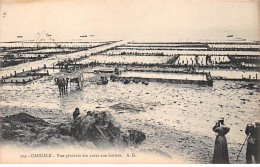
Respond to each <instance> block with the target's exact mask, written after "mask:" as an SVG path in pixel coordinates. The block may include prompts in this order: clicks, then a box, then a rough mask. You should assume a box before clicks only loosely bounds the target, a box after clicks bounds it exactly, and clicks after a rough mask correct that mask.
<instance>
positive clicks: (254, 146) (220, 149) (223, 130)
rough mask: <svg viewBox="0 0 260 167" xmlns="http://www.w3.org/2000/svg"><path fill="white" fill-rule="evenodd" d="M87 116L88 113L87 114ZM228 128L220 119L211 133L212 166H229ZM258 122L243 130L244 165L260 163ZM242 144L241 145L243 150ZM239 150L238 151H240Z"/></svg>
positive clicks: (77, 114) (76, 114)
mask: <svg viewBox="0 0 260 167" xmlns="http://www.w3.org/2000/svg"><path fill="white" fill-rule="evenodd" d="M87 114H89V112H88V113H87ZM72 115H73V118H74V120H75V119H76V118H77V117H78V116H79V115H80V111H79V108H75V111H74V112H73V114H72ZM229 130H230V128H229V127H227V126H226V125H225V124H224V118H223V117H221V118H220V119H219V120H218V122H217V123H216V125H215V126H214V127H213V131H214V132H216V133H217V134H218V135H217V137H216V140H215V146H214V155H213V161H212V163H213V164H229V155H228V146H227V139H226V137H225V135H226V134H227V133H228V132H229ZM259 131H260V121H255V125H252V124H248V125H247V127H246V130H245V133H246V135H247V137H246V141H247V149H246V163H247V164H251V163H252V162H253V161H252V157H254V159H255V163H257V164H258V163H260V153H259V152H260V145H259V136H260V133H259ZM243 146H244V144H243V145H242V148H243ZM242 148H241V150H242ZM241 150H240V151H241Z"/></svg>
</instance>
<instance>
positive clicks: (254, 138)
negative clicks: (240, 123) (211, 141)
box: [212, 117, 260, 164]
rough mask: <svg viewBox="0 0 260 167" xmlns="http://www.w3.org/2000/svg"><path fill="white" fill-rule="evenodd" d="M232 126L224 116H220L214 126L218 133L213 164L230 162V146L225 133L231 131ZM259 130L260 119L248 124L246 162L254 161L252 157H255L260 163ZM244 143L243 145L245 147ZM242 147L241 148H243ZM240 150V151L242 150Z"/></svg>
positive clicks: (246, 131)
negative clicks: (226, 121)
mask: <svg viewBox="0 0 260 167" xmlns="http://www.w3.org/2000/svg"><path fill="white" fill-rule="evenodd" d="M229 130H230V128H229V127H227V126H226V125H225V124H224V118H223V117H222V118H220V119H219V120H218V122H217V123H216V125H215V126H214V127H213V131H214V132H216V133H217V134H218V135H217V137H216V140H215V146H214V155H213V161H212V163H213V164H229V156H228V146H227V139H226V137H225V135H226V134H227V133H228V132H229ZM259 130H260V121H255V125H252V124H248V125H247V127H246V130H245V133H246V135H247V137H246V141H247V149H246V163H247V164H251V163H252V157H254V159H255V163H257V164H258V163H260V154H259V152H260V151H259V150H260V145H259V135H260V133H259ZM243 146H244V144H243V145H242V148H243ZM242 148H241V150H242ZM241 150H240V151H241Z"/></svg>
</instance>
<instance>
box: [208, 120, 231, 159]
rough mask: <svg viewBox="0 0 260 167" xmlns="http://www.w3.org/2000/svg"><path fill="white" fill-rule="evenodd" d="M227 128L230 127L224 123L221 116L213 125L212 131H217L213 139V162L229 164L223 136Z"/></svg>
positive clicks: (225, 140) (227, 130) (225, 141)
mask: <svg viewBox="0 0 260 167" xmlns="http://www.w3.org/2000/svg"><path fill="white" fill-rule="evenodd" d="M229 130H230V128H229V127H227V126H226V125H225V124H224V118H223V117H221V118H220V119H219V120H218V122H217V123H216V125H215V126H214V127H213V131H214V132H216V133H218V135H217V137H216V140H215V147H214V155H213V161H212V163H213V164H229V156H228V147H227V139H226V137H225V135H226V134H227V133H228V132H229Z"/></svg>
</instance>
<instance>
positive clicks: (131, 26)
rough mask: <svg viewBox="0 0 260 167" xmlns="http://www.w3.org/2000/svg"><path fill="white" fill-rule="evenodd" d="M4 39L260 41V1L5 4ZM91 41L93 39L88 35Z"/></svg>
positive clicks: (22, 0)
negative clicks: (228, 38) (49, 37)
mask: <svg viewBox="0 0 260 167" xmlns="http://www.w3.org/2000/svg"><path fill="white" fill-rule="evenodd" d="M0 5H1V6H0V12H1V17H0V41H12V40H17V38H16V37H17V36H18V35H21V36H23V39H37V38H42V37H39V35H37V33H39V34H46V33H48V34H52V38H55V39H60V40H72V39H78V38H79V36H80V35H90V34H94V35H95V38H98V39H105V40H107V39H109V40H114V39H126V40H139V39H140V40H141V39H146V40H157V41H177V40H182V41H192V40H225V39H227V35H231V34H232V35H234V38H235V37H237V38H246V39H248V40H259V39H260V34H259V32H260V28H259V27H260V24H259V17H260V12H259V11H260V0H211V1H209V0H190V1H188V0H149V1H148V0H85V1H83V0H71V1H70V0H50V1H47V0H38V1H36V0H11V1H9V0H2V1H0ZM87 39H90V38H89V37H88V38H87Z"/></svg>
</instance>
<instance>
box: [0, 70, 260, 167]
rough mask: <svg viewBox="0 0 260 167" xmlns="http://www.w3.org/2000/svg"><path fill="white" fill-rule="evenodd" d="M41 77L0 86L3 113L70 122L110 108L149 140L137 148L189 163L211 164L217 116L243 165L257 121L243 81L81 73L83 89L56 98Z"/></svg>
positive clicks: (254, 98)
mask: <svg viewBox="0 0 260 167" xmlns="http://www.w3.org/2000/svg"><path fill="white" fill-rule="evenodd" d="M50 74H51V76H48V77H43V78H41V79H38V80H35V81H33V82H31V83H28V84H26V85H14V84H5V85H1V115H2V116H6V115H11V114H15V113H19V112H21V111H23V112H26V113H29V114H31V115H33V116H37V117H40V118H43V119H44V120H45V121H47V122H50V123H54V124H55V123H56V124H59V123H61V122H66V121H69V120H71V118H72V112H73V111H74V108H75V107H79V108H80V110H81V113H82V114H84V113H86V112H87V111H102V110H109V111H111V114H112V115H113V116H114V117H115V119H116V120H117V121H118V122H119V123H120V124H121V125H122V126H123V127H127V128H134V129H137V130H142V131H143V132H144V133H145V134H146V136H147V138H146V140H145V141H144V142H143V143H142V144H141V145H140V146H139V149H140V150H142V149H143V150H149V149H150V150H156V151H158V152H163V153H165V154H167V155H169V156H172V157H176V156H177V157H178V156H179V157H185V159H186V160H187V161H190V162H196V163H210V162H211V159H212V156H213V155H212V154H213V147H214V140H215V134H214V132H213V131H212V127H213V126H214V125H215V121H216V119H218V117H219V116H224V117H225V118H226V124H227V126H229V127H230V128H231V130H230V132H229V133H228V134H227V135H226V137H227V141H228V147H229V156H230V162H231V163H244V162H245V148H244V149H243V151H242V153H241V155H240V159H239V161H236V156H237V154H238V152H239V149H240V147H241V146H242V143H243V141H244V139H245V137H246V135H245V133H244V129H245V127H246V124H248V123H250V122H252V121H253V120H254V119H256V118H257V117H259V104H260V103H259V102H260V99H259V92H258V91H257V90H256V89H248V88H246V87H244V86H245V85H247V84H248V83H246V82H232V81H215V82H214V86H213V87H207V86H206V87H200V86H198V85H184V84H183V85H181V84H180V85H178V84H168V83H152V82H151V83H149V85H143V84H141V83H139V84H135V83H131V84H127V85H125V84H123V83H120V82H109V83H108V84H107V85H97V84H96V83H93V82H89V80H88V78H92V77H94V74H89V73H84V78H85V80H86V81H85V82H84V84H83V85H84V87H83V90H78V89H77V88H76V86H74V85H70V86H69V91H68V93H67V94H66V95H64V96H62V97H59V92H58V89H57V86H56V85H55V84H54V81H53V78H54V75H55V74H57V71H55V70H54V71H52V70H50Z"/></svg>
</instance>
